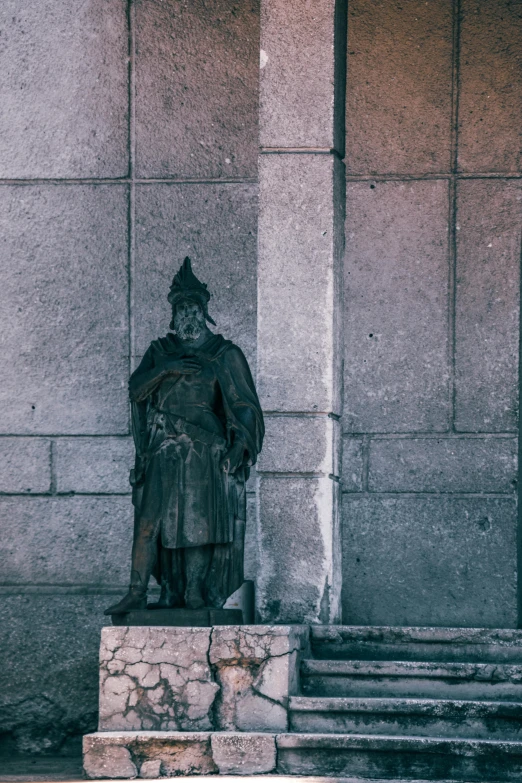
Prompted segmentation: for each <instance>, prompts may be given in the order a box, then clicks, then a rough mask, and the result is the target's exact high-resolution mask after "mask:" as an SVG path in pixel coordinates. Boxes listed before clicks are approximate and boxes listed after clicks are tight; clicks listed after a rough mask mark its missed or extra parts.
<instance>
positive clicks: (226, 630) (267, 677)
mask: <svg viewBox="0 0 522 783" xmlns="http://www.w3.org/2000/svg"><path fill="white" fill-rule="evenodd" d="M306 644H307V631H306V629H305V628H298V627H297V628H293V627H287V626H263V625H259V626H248V625H246V626H229V627H221V628H214V630H213V632H212V643H211V646H210V651H209V660H210V664H211V666H212V667H213V670H214V673H215V678H216V682H217V683H218V684H219V686H220V695H219V699H218V700H217V703H216V708H215V712H214V714H215V728H219V729H220V730H224V731H285V730H286V728H285V727H287V726H288V720H287V707H288V697H289V695H290V694H291V693H294V692H296V691H297V688H298V683H297V676H298V665H299V653H300V651H301V649H302V648H305V647H306Z"/></svg>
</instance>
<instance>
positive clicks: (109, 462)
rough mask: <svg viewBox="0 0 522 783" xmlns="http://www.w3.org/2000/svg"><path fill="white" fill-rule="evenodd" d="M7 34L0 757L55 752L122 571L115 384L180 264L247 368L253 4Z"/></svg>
mask: <svg viewBox="0 0 522 783" xmlns="http://www.w3.org/2000/svg"><path fill="white" fill-rule="evenodd" d="M0 33H1V35H0V39H1V41H2V43H1V45H0V102H1V104H2V112H1V113H0V115H1V116H0V236H1V240H0V259H1V260H0V264H1V268H2V275H1V285H0V330H1V331H0V334H1V337H0V343H1V346H2V361H3V366H4V374H3V382H2V384H1V385H0V386H1V388H0V400H1V408H2V417H1V420H0V454H1V456H2V465H3V469H2V470H1V471H0V508H1V514H2V531H3V533H2V537H1V540H0V560H1V561H2V574H1V577H0V579H1V583H0V592H1V594H2V600H1V602H0V603H1V608H0V624H1V628H2V641H1V647H2V657H3V659H4V660H5V661H6V662H7V664H3V665H2V667H1V671H2V674H1V677H0V681H1V688H0V690H1V696H0V753H1V752H7V753H11V752H17V751H19V752H52V753H55V752H69V751H70V750H72V749H74V748H75V747H76V746H75V742H76V739H74V738H75V737H77V738H79V737H80V736H81V734H83V733H85V732H86V731H89V730H93V729H95V728H96V723H97V700H98V673H97V668H98V662H97V659H98V647H99V632H100V629H101V626H102V624H103V615H102V612H103V609H104V608H105V607H106V606H107V605H108V604H109V603H111V602H112V601H113V600H114V597H115V596H116V595H120V594H121V593H122V591H123V590H124V589H125V587H126V585H127V583H128V578H129V575H128V564H129V558H130V545H131V537H132V506H131V500H130V495H129V484H128V472H129V468H130V467H131V462H132V453H133V448H132V443H131V439H130V430H129V407H128V401H127V380H128V376H129V373H130V371H131V369H132V368H133V366H134V365H135V363H136V362H137V361H139V359H140V357H141V355H142V353H143V352H144V350H145V349H146V347H147V345H148V343H149V341H150V340H151V339H152V338H155V337H157V336H159V335H162V334H165V333H166V332H167V331H168V326H169V321H170V315H169V305H168V303H167V300H166V295H167V292H168V287H169V285H170V282H171V280H172V276H173V274H174V273H175V271H176V270H177V268H178V267H179V265H180V263H181V262H182V260H183V258H184V256H185V255H190V256H191V258H192V259H193V263H194V267H195V269H196V272H197V274H198V275H200V276H201V277H202V279H203V280H205V281H206V282H207V283H208V284H209V288H210V290H211V291H212V292H213V294H214V297H213V299H212V301H211V306H210V312H211V313H212V315H213V317H214V319H215V321H216V322H217V324H218V329H219V330H220V331H222V332H223V334H225V335H226V336H227V337H229V338H232V339H233V340H235V341H236V342H237V343H238V344H239V345H240V346H241V347H242V348H243V350H244V351H245V353H246V355H247V358H248V359H249V361H250V362H251V364H252V365H255V360H256V351H255V333H256V224H257V103H258V67H259V65H258V61H259V3H258V0H249V2H238V3H229V2H227V1H226V0H211V2H203V0H181V2H177V1H176V2H173V1H171V0H167V2H162V1H161V0H134V2H126V1H125V0H88V2H84V1H83V0H81V1H80V0H47V1H46V2H40V0H29V2H23V3H21V2H19V0H6V2H3V3H2V4H1V7H0ZM249 507H250V508H251V509H253V507H254V503H253V502H252V497H251V502H250V504H249ZM251 518H252V515H251ZM254 558H255V546H253V545H252V536H251V537H250V542H249V546H248V563H247V569H248V570H249V575H251V576H253V572H254V569H255V564H254V562H253V559H254ZM71 738H72V739H71ZM78 748H79V744H78Z"/></svg>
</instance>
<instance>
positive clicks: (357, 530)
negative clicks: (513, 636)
mask: <svg viewBox="0 0 522 783" xmlns="http://www.w3.org/2000/svg"><path fill="white" fill-rule="evenodd" d="M516 540H517V510H516V500H515V498H508V497H506V498H477V497H467V498H455V497H448V496H439V497H432V498H428V497H426V496H425V495H424V496H421V497H417V498H415V497H397V498H379V497H369V498H368V497H366V498H357V497H356V496H354V495H348V494H346V495H344V496H343V566H344V568H343V574H344V582H343V622H344V623H346V624H350V625H399V626H400V625H414V626H415V625H421V626H423V625H428V626H429V625H434V626H437V625H443V626H455V627H472V628H473V627H475V628H490V627H494V628H514V627H516V625H517V597H516V594H517V544H516Z"/></svg>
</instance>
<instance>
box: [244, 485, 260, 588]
mask: <svg viewBox="0 0 522 783" xmlns="http://www.w3.org/2000/svg"><path fill="white" fill-rule="evenodd" d="M243 568H244V572H245V579H250V580H252V581H255V580H256V577H257V574H258V569H259V552H258V542H257V510H256V496H255V495H253V494H250V493H249V494H247V521H246V530H245V559H244V564H243Z"/></svg>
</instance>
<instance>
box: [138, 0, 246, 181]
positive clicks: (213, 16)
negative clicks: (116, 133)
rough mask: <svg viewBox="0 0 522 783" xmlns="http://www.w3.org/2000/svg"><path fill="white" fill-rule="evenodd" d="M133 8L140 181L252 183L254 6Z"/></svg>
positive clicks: (196, 1)
mask: <svg viewBox="0 0 522 783" xmlns="http://www.w3.org/2000/svg"><path fill="white" fill-rule="evenodd" d="M134 5H135V8H136V12H135V13H136V16H135V18H136V137H137V173H138V175H139V176H140V177H165V176H174V177H238V176H250V177H255V176H256V156H257V144H256V140H257V113H258V112H257V109H258V78H259V61H258V56H259V55H258V52H259V0H249V2H246V3H240V4H235V5H231V4H230V3H228V2H227V0H214V2H212V3H211V4H210V5H209V4H208V3H207V2H205V1H204V0H191V2H183V3H164V2H161V0H138V2H136V3H135V4H134Z"/></svg>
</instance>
